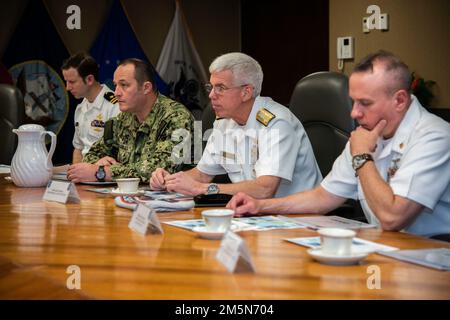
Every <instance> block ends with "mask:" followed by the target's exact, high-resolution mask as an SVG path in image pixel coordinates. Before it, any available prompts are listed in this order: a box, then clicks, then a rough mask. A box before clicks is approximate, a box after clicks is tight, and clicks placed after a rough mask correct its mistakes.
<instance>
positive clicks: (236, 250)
mask: <svg viewBox="0 0 450 320" xmlns="http://www.w3.org/2000/svg"><path fill="white" fill-rule="evenodd" d="M216 259H217V260H219V262H220V263H222V264H223V265H224V266H225V268H227V270H228V271H229V272H232V273H233V272H255V267H254V266H253V262H252V257H251V255H250V251H249V250H248V247H247V244H246V243H245V241H244V239H242V238H241V237H240V236H238V235H237V234H235V233H233V232H231V231H228V232H227V233H226V234H225V236H224V237H223V239H222V242H221V243H220V249H219V251H218V252H217V255H216Z"/></svg>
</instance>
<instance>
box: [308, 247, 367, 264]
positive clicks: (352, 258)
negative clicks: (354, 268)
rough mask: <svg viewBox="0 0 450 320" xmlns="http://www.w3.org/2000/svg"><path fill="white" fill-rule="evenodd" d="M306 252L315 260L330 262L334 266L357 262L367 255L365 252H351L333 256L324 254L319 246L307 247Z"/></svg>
mask: <svg viewBox="0 0 450 320" xmlns="http://www.w3.org/2000/svg"><path fill="white" fill-rule="evenodd" d="M307 252H308V254H309V255H310V256H311V257H313V258H314V259H315V260H317V261H319V262H321V263H324V264H331V265H335V266H345V265H352V264H357V263H358V262H360V261H361V260H362V259H364V258H365V257H367V255H368V253H367V252H353V253H352V254H350V255H348V256H335V255H330V254H324V253H323V252H322V249H321V248H316V249H309V250H308V251H307Z"/></svg>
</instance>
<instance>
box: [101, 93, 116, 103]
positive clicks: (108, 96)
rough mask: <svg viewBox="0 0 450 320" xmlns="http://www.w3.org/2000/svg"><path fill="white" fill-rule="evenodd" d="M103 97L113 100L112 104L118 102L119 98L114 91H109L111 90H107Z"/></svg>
mask: <svg viewBox="0 0 450 320" xmlns="http://www.w3.org/2000/svg"><path fill="white" fill-rule="evenodd" d="M103 97H104V98H105V99H106V101H109V102H111V103H112V104H114V103H116V102H117V101H118V100H117V97H116V96H115V95H114V93H112V92H111V91H109V92H107V93H105V94H104V95H103Z"/></svg>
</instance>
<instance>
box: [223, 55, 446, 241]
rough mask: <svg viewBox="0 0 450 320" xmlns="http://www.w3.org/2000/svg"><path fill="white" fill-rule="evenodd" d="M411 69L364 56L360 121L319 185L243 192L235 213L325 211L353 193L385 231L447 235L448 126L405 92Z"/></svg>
mask: <svg viewBox="0 0 450 320" xmlns="http://www.w3.org/2000/svg"><path fill="white" fill-rule="evenodd" d="M410 74H411V73H410V71H409V69H408V67H407V66H406V65H405V64H404V63H403V62H402V61H400V60H399V59H398V58H397V57H396V56H394V55H393V54H391V53H388V52H385V51H379V52H376V53H374V54H371V55H369V56H367V57H366V58H364V59H363V60H362V61H361V62H360V63H359V64H358V65H357V66H356V67H355V69H354V71H353V72H352V74H351V76H350V82H349V88H350V89H349V91H350V97H351V98H352V100H353V109H352V112H351V116H352V118H354V119H355V120H357V121H358V123H359V127H358V128H357V129H356V130H354V131H353V132H352V133H351V137H350V139H349V141H348V143H347V145H346V147H345V149H344V151H343V152H342V154H341V155H340V156H339V157H338V158H337V160H336V161H335V163H334V165H333V168H332V170H331V172H330V173H329V174H328V176H327V177H325V179H324V180H323V181H322V183H321V185H320V186H319V187H317V188H315V189H312V190H310V191H306V192H301V193H296V194H293V195H290V196H288V197H284V198H278V199H266V200H255V199H253V198H252V197H250V196H248V195H246V194H244V193H240V194H237V195H236V196H235V197H234V198H233V199H232V200H231V201H230V203H229V204H228V207H230V208H232V209H235V210H236V213H237V214H239V215H243V214H255V213H260V212H270V213H274V212H278V213H319V214H324V213H327V212H329V211H331V210H333V209H335V208H337V207H338V206H340V205H341V204H343V203H344V201H345V200H346V199H347V198H353V199H358V200H359V201H360V202H361V206H362V208H363V210H364V213H365V215H366V218H367V220H368V221H369V222H370V223H375V224H378V225H379V226H381V227H382V228H383V229H385V230H391V231H400V230H404V231H407V232H410V233H414V234H418V235H423V236H433V235H437V234H444V233H450V174H449V173H450V124H449V123H448V122H445V121H444V120H442V119H441V118H439V117H437V116H435V115H432V114H431V113H429V112H427V110H425V109H424V108H423V107H422V106H421V105H420V103H419V101H418V100H417V98H416V97H415V96H414V95H412V94H411V93H410V89H409V88H410V83H411V75H410Z"/></svg>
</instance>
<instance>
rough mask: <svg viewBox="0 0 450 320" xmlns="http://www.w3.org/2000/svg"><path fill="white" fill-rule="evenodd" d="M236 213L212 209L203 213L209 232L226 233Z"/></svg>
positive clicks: (228, 210)
mask: <svg viewBox="0 0 450 320" xmlns="http://www.w3.org/2000/svg"><path fill="white" fill-rule="evenodd" d="M233 215H234V211H233V210H230V209H212V210H204V211H203V212H202V217H203V220H204V221H205V226H206V229H207V230H208V231H211V232H225V231H227V230H228V228H230V225H231V219H232V218H233Z"/></svg>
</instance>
